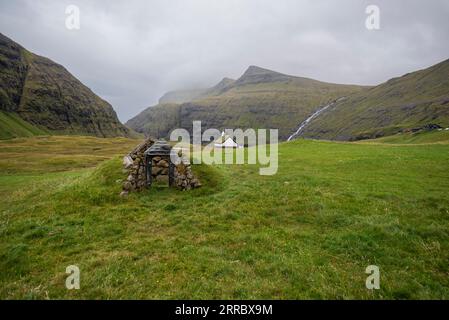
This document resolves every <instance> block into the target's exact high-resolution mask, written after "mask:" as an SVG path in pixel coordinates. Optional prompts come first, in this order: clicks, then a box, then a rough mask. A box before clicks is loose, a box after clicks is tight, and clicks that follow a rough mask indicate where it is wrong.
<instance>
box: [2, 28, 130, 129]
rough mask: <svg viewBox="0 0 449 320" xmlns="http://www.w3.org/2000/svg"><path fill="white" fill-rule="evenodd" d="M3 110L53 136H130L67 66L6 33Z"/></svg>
mask: <svg viewBox="0 0 449 320" xmlns="http://www.w3.org/2000/svg"><path fill="white" fill-rule="evenodd" d="M0 110H1V111H4V112H7V113H12V114H10V115H9V116H10V117H15V116H16V115H18V116H19V117H20V118H21V119H23V120H24V121H26V122H28V123H29V124H31V125H32V126H34V127H36V128H40V129H43V130H45V131H47V130H49V132H52V133H63V134H88V135H95V136H100V137H106V136H126V135H129V134H130V130H129V129H128V128H126V127H125V126H124V125H122V124H121V123H120V121H119V120H118V118H117V115H116V113H115V111H114V110H113V109H112V107H111V105H110V104H109V103H107V102H106V101H104V100H102V99H101V98H100V97H98V96H97V95H95V94H94V93H93V92H92V91H91V90H90V89H89V88H87V87H86V86H84V85H83V84H82V83H81V82H80V81H79V80H77V79H76V78H75V77H74V76H72V75H71V74H70V73H69V72H68V71H67V70H66V69H65V68H64V67H62V66H61V65H59V64H56V63H55V62H53V61H51V60H50V59H47V58H44V57H41V56H38V55H35V54H33V53H31V52H29V51H27V50H26V49H24V48H23V47H21V46H20V45H18V44H17V43H15V42H14V41H12V40H11V39H9V38H7V37H6V36H4V35H2V34H0Z"/></svg>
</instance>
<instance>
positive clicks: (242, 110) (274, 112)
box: [127, 66, 363, 140]
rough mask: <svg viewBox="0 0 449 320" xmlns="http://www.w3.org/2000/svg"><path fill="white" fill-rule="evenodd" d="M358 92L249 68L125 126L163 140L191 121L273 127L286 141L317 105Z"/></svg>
mask: <svg viewBox="0 0 449 320" xmlns="http://www.w3.org/2000/svg"><path fill="white" fill-rule="evenodd" d="M360 90H363V88H362V87H359V86H349V85H337V84H331V83H324V82H320V81H316V80H312V79H307V78H301V77H294V76H289V75H284V74H281V73H278V72H274V71H270V70H267V69H263V68H259V67H256V66H251V67H249V68H248V70H246V72H245V73H244V74H243V75H242V76H241V77H240V78H239V79H237V80H235V81H234V80H232V79H227V78H225V79H223V80H222V81H221V82H220V83H219V84H217V85H216V86H214V87H212V88H210V89H209V90H203V91H202V94H201V96H199V97H197V98H195V100H194V101H190V102H187V103H182V104H179V105H178V106H177V107H176V106H174V105H170V107H169V108H166V107H165V106H164V105H157V106H154V107H150V108H148V109H146V110H145V111H143V112H142V113H141V114H139V115H137V116H136V117H134V118H133V119H131V120H129V121H128V122H127V125H128V126H129V127H130V128H133V129H135V130H136V131H138V132H142V133H145V134H147V135H150V136H161V134H167V133H168V132H170V131H171V130H172V129H174V128H185V129H187V130H189V131H191V129H192V121H193V120H201V121H202V123H203V128H217V129H225V128H242V129H245V128H267V129H270V128H277V129H279V137H280V139H283V140H285V139H287V137H288V136H289V135H290V134H292V133H293V132H294V131H295V130H296V127H297V125H298V124H299V123H300V122H302V121H303V120H304V119H305V118H307V116H308V115H310V113H312V112H313V111H314V110H315V109H316V108H317V106H319V105H321V104H324V103H328V102H330V101H332V100H335V99H337V98H339V97H342V96H347V95H349V94H352V93H354V92H358V91H360ZM161 137H164V135H162V136H161Z"/></svg>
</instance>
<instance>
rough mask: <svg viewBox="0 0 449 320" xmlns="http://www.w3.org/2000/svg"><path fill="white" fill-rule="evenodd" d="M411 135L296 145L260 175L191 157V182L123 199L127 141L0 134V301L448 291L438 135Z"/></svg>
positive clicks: (443, 147) (446, 147)
mask: <svg viewBox="0 0 449 320" xmlns="http://www.w3.org/2000/svg"><path fill="white" fill-rule="evenodd" d="M441 134H444V133H441ZM404 139H405V140H404ZM418 140H419V142H420V143H419V144H416V143H411V144H409V145H407V143H408V142H410V139H409V140H407V138H401V137H399V138H396V140H394V139H393V140H390V141H382V140H379V141H376V142H370V143H333V142H324V141H305V140H298V141H294V142H291V143H285V144H281V145H280V146H279V171H278V173H277V174H276V175H274V176H260V175H259V174H258V166H256V165H238V166H237V165H233V166H231V165H227V166H226V165H223V166H205V165H200V166H194V167H193V168H194V171H195V172H196V174H198V176H199V177H200V180H201V182H202V183H203V185H204V187H203V188H200V189H196V190H193V191H189V192H181V191H177V190H175V189H168V188H153V189H151V190H149V191H146V192H143V193H141V194H131V195H130V196H129V197H128V198H120V197H119V196H118V194H119V193H120V190H121V180H122V179H124V178H125V177H124V176H123V173H122V168H121V156H123V155H124V154H125V153H127V152H128V151H129V150H131V149H132V148H133V147H134V146H135V145H136V144H137V143H138V141H136V140H130V139H99V138H92V137H56V136H54V137H35V138H23V139H14V140H5V141H0V154H1V158H0V197H1V199H2V201H1V203H0V211H1V213H0V298H2V299H16V298H29V299H34V298H37V299H46V298H49V299H61V298H68V299H79V298H88V299H111V298H119V299H123V298H148V299H157V298H161V299H172V298H187V299H205V298H209V299H215V298H224V299H228V298H236V299H253V298H260V299H278V298H279V299H302V298H319V299H324V298H337V299H351V298H361V299H373V298H374V299H387V298H393V299H407V298H416V299H429V298H436V299H442V298H445V299H448V298H449V265H448V261H449V192H448V190H449V143H448V141H447V140H445V139H442V138H441V137H440V136H438V138H436V139H433V138H432V139H431V138H429V137H427V138H425V139H418ZM434 140H436V141H437V142H438V143H433V141H434ZM401 141H402V142H403V143H401ZM415 141H416V140H414V139H412V142H415ZM423 141H424V142H423ZM389 142H391V143H389ZM371 264H374V265H377V266H379V267H380V272H381V280H380V285H381V289H380V290H375V291H371V290H367V289H366V287H365V279H366V277H367V275H366V274H365V268H366V267H367V266H368V265H371ZM68 265H77V266H79V268H80V270H81V289H80V290H71V291H69V290H67V289H66V288H65V279H66V276H67V275H66V274H65V270H66V267H67V266H68Z"/></svg>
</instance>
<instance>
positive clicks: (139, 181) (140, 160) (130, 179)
mask: <svg viewBox="0 0 449 320" xmlns="http://www.w3.org/2000/svg"><path fill="white" fill-rule="evenodd" d="M153 144H154V140H153V139H151V138H149V139H146V140H145V141H144V142H142V143H141V144H139V145H138V146H137V147H136V148H135V149H134V150H133V151H131V152H130V153H129V154H128V155H126V156H125V157H124V158H123V166H124V172H125V173H127V174H128V176H127V178H126V180H125V181H124V182H123V191H122V193H121V194H120V195H122V196H125V195H127V194H128V193H129V192H131V191H141V190H143V189H145V187H146V176H145V174H146V173H145V172H146V171H145V156H144V152H145V151H146V150H147V149H148V148H149V147H151V146H152V145H153Z"/></svg>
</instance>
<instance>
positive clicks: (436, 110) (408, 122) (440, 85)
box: [302, 60, 449, 140]
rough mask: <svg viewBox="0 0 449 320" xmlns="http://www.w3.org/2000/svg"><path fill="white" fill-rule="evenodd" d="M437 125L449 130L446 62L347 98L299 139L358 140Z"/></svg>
mask: <svg viewBox="0 0 449 320" xmlns="http://www.w3.org/2000/svg"><path fill="white" fill-rule="evenodd" d="M439 126H440V127H444V128H446V127H449V60H446V61H443V62H441V63H438V64H436V65H434V66H432V67H430V68H427V69H424V70H420V71H416V72H413V73H409V74H406V75H404V76H402V77H399V78H393V79H391V80H389V81H387V82H385V83H383V84H381V85H379V86H376V87H373V88H370V89H368V90H364V91H362V92H359V93H356V94H353V95H351V96H350V97H348V98H347V99H346V100H344V101H341V102H339V103H336V104H335V105H334V106H333V107H332V108H329V109H328V110H326V112H324V113H322V114H321V115H320V116H319V117H317V118H315V119H314V120H312V121H311V122H310V124H309V125H308V126H307V127H306V128H305V129H304V131H303V133H302V136H303V137H306V138H317V139H329V140H361V139H370V138H378V137H383V136H388V135H392V134H395V133H398V132H403V131H414V130H419V129H420V128H438V127H439Z"/></svg>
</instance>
